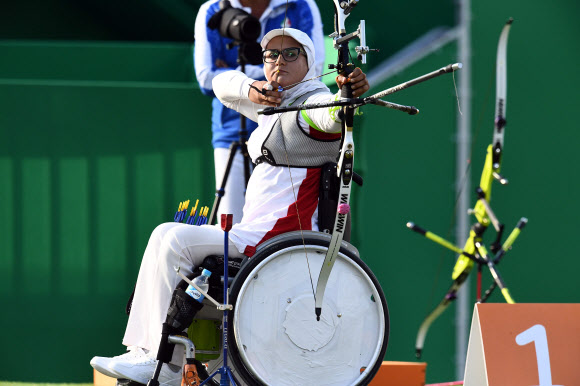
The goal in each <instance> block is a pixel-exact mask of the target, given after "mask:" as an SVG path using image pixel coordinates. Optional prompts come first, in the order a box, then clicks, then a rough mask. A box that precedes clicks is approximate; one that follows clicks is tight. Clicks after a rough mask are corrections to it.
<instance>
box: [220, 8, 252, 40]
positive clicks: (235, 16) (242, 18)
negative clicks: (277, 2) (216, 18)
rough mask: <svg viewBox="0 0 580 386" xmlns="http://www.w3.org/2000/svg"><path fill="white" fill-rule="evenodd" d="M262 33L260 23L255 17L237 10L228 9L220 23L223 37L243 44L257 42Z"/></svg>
mask: <svg viewBox="0 0 580 386" xmlns="http://www.w3.org/2000/svg"><path fill="white" fill-rule="evenodd" d="M260 32H261V26H260V22H259V21H258V19H256V18H255V17H254V16H252V15H249V14H248V13H246V12H244V11H243V10H241V9H237V8H228V9H226V10H225V11H224V13H223V16H222V20H221V23H220V33H221V34H222V35H223V36H227V37H229V38H231V39H234V40H237V41H241V42H252V41H254V42H255V41H256V40H257V39H258V37H259V36H260Z"/></svg>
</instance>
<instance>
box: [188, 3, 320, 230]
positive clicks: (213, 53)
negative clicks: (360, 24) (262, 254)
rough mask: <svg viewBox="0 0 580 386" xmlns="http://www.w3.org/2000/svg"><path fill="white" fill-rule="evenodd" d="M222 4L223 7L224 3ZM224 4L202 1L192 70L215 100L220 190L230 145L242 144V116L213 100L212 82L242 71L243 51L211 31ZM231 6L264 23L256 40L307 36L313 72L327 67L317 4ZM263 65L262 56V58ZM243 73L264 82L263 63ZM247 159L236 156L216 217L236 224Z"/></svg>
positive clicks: (214, 140) (214, 137)
mask: <svg viewBox="0 0 580 386" xmlns="http://www.w3.org/2000/svg"><path fill="white" fill-rule="evenodd" d="M220 3H221V4H220ZM223 6H224V4H223V2H220V1H219V0H210V1H208V2H206V3H204V4H203V5H202V6H201V7H200V9H199V13H198V15H197V18H196V22H195V47H194V49H195V51H194V66H195V74H196V76H197V81H198V82H199V85H200V87H201V90H202V92H203V93H204V94H205V95H208V96H211V97H213V101H212V110H213V111H212V122H211V127H212V145H213V147H214V163H215V180H216V188H219V187H220V184H221V182H222V179H223V177H224V172H225V169H226V165H227V161H228V156H229V147H230V145H231V144H232V143H233V142H236V141H239V140H240V126H241V123H240V115H239V114H238V113H237V112H235V111H233V110H231V109H228V108H227V107H225V106H223V105H222V104H221V102H220V101H219V100H218V99H217V98H215V95H214V93H213V91H212V80H213V78H214V77H215V76H216V75H218V74H220V73H222V72H224V71H229V70H241V66H240V65H239V63H238V50H239V47H238V46H235V47H234V48H228V47H227V46H228V44H230V43H232V42H233V39H231V38H228V37H225V36H223V34H221V33H220V31H219V29H212V28H210V27H208V23H209V22H210V20H211V18H212V16H214V15H215V14H216V13H218V12H219V11H220V9H222V8H223ZM231 6H232V7H234V8H238V9H242V10H244V11H246V12H248V13H249V14H250V15H252V16H254V17H255V18H257V19H258V20H259V22H260V24H261V33H260V34H259V37H258V39H256V40H257V41H258V42H259V41H260V40H261V39H262V37H263V36H264V35H265V34H266V33H267V32H269V31H271V30H273V29H276V28H281V27H284V26H285V27H292V28H295V29H299V30H301V31H303V32H305V33H306V34H307V35H308V36H309V37H310V38H311V39H312V41H313V42H314V46H315V49H316V52H317V59H316V63H315V69H316V70H315V73H316V75H320V74H321V73H322V70H323V65H324V42H323V34H322V22H321V19H320V12H319V10H318V8H317V6H316V3H315V2H314V0H288V1H286V0H232V1H231ZM258 61H259V62H260V63H261V57H260V58H258ZM244 72H245V73H246V75H248V76H249V77H251V78H253V79H265V78H264V73H263V65H262V64H259V65H246V66H245V69H244ZM255 128H256V123H255V122H252V121H250V120H246V129H247V136H246V139H247V138H249V136H250V134H251V133H252V132H253V131H254V129H255ZM245 188H246V182H245V176H244V157H243V156H242V154H241V152H240V150H239V149H238V151H237V152H236V156H235V158H234V160H233V163H232V167H231V170H230V173H229V175H228V179H227V184H226V186H225V195H224V197H223V198H222V199H221V202H220V206H219V210H218V214H217V217H218V218H219V216H220V214H221V213H232V214H233V215H234V223H237V222H239V221H240V220H241V218H242V209H243V206H244V201H245V199H244V192H245Z"/></svg>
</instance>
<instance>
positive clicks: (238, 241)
mask: <svg viewBox="0 0 580 386" xmlns="http://www.w3.org/2000/svg"><path fill="white" fill-rule="evenodd" d="M261 46H262V48H263V53H262V54H263V61H264V73H265V76H266V79H267V80H266V81H257V80H254V79H251V78H248V77H247V76H246V75H245V74H244V73H242V72H238V71H227V72H224V73H222V74H220V75H218V76H216V77H215V78H214V81H213V89H214V92H215V94H216V96H217V97H218V98H219V99H220V101H221V102H222V103H223V104H224V105H226V106H227V107H229V108H232V109H234V110H237V111H238V112H240V113H241V114H243V115H245V116H246V117H248V118H249V119H252V120H254V121H257V122H258V128H257V129H256V130H255V131H254V132H253V133H252V135H251V137H250V139H249V141H248V151H249V154H250V156H251V158H252V160H253V162H254V163H255V164H256V167H255V169H254V171H253V173H252V175H251V178H250V180H249V183H248V187H247V192H246V204H245V206H244V215H243V218H242V221H241V222H240V223H238V224H234V225H233V227H232V228H231V230H230V231H229V239H227V245H228V247H229V248H228V249H229V257H230V262H229V267H230V274H232V276H234V275H235V278H234V279H233V282H231V286H230V294H229V303H231V304H232V305H233V310H232V312H230V314H229V315H228V320H229V323H228V325H229V328H228V331H227V332H226V333H225V334H224V335H225V336H227V341H226V342H224V343H227V344H228V346H229V349H230V350H229V353H228V357H229V358H230V360H231V363H232V365H233V369H232V370H233V374H234V378H235V383H236V384H246V385H351V384H357V385H358V384H367V383H368V382H369V381H370V379H372V377H373V376H374V374H375V373H376V372H377V371H378V367H379V366H380V364H381V363H382V360H383V357H384V354H385V350H386V346H387V340H388V311H387V306H386V301H385V298H384V295H383V293H382V290H381V288H380V285H379V283H378V281H377V279H376V278H375V276H374V275H373V273H372V272H371V271H370V269H369V268H368V267H367V266H366V265H365V264H364V263H363V262H362V260H361V259H360V257H359V255H358V251H357V250H356V248H354V247H353V246H352V245H350V244H349V243H348V242H346V241H342V242H340V241H339V247H338V248H337V249H338V252H337V253H336V256H335V257H336V258H335V259H334V258H333V264H334V268H333V271H332V275H330V276H329V277H328V278H325V280H327V282H326V287H325V289H326V296H325V297H324V300H323V301H322V305H321V306H320V305H318V306H317V307H318V310H319V311H318V312H317V314H321V315H318V318H317V316H316V315H315V313H314V309H315V299H314V297H315V296H313V295H314V286H315V285H316V283H317V282H318V281H319V277H317V274H318V272H320V271H321V267H323V262H324V261H325V254H326V253H327V252H326V251H327V250H328V249H329V247H328V246H329V243H330V242H331V237H332V235H331V234H330V233H332V229H333V224H334V220H335V217H336V213H337V209H336V208H337V205H338V204H339V198H338V196H339V194H338V188H337V185H339V183H340V181H339V179H338V177H336V164H333V163H335V162H336V161H337V155H338V154H339V150H340V148H341V137H342V136H341V131H343V125H342V120H343V116H342V114H341V109H340V108H338V107H330V108H322V109H316V110H303V111H298V112H288V113H282V114H276V115H268V116H266V115H259V114H258V111H259V110H260V109H262V108H264V106H289V105H299V104H304V103H326V102H330V101H335V100H337V99H339V95H340V94H333V93H331V92H330V90H329V89H328V88H327V87H326V86H325V85H324V84H323V83H322V82H319V81H308V80H311V79H312V78H315V77H316V76H317V75H318V74H316V71H315V52H314V45H313V43H312V41H311V40H310V38H309V37H308V36H307V35H306V34H304V33H303V32H301V31H299V30H296V29H292V28H284V29H278V30H273V31H270V32H269V33H268V34H266V35H265V36H264V38H263V40H262V42H261ZM336 83H337V85H338V86H339V88H340V87H342V86H343V85H346V84H349V85H350V87H351V89H352V93H353V95H354V96H356V97H360V96H361V95H362V94H364V93H365V92H366V91H368V90H369V84H368V81H367V79H366V75H365V74H364V73H363V72H362V71H361V70H360V69H359V68H355V69H354V70H352V69H351V71H350V75H348V76H343V75H339V76H337V77H336ZM339 93H340V92H339ZM325 212H328V213H325ZM324 231H327V232H328V233H325V232H324ZM223 249H224V232H223V231H222V229H220V228H219V227H218V226H213V225H201V226H190V225H187V224H183V223H175V222H174V223H165V224H161V225H159V226H158V227H157V228H156V229H155V230H154V231H153V233H152V234H151V237H150V239H149V242H148V244H147V247H146V250H145V253H144V256H143V260H142V263H141V267H140V270H139V275H138V278H137V283H136V287H135V292H134V296H133V298H132V303H131V305H130V313H129V320H128V323H127V327H126V331H125V335H124V338H123V344H124V345H125V346H127V347H128V351H127V353H125V354H122V355H119V356H116V357H112V358H106V357H94V358H93V359H92V360H91V365H92V366H93V367H94V368H95V369H97V370H98V371H100V372H101V373H104V374H106V375H109V376H111V377H114V378H117V379H125V380H128V381H127V382H129V381H133V382H137V383H142V384H145V383H147V382H148V381H149V380H150V379H151V378H153V377H154V376H155V378H156V379H157V380H158V381H159V383H158V384H163V385H179V384H181V382H182V372H183V371H182V368H183V366H184V356H185V353H184V348H183V347H182V346H181V345H175V344H174V343H171V342H169V341H168V339H167V338H168V336H174V335H180V334H184V332H185V331H187V329H188V328H190V326H191V325H192V323H193V326H195V325H196V322H195V321H194V320H200V319H203V318H205V319H206V320H219V316H216V313H217V314H219V312H217V311H216V310H214V312H213V313H212V310H211V306H208V303H207V301H205V300H204V302H202V303H200V302H198V301H196V300H194V299H193V298H191V297H190V296H189V295H187V294H186V293H185V288H186V287H187V283H186V282H185V281H183V280H181V279H180V277H179V276H178V275H177V274H176V271H175V268H176V267H177V268H178V269H179V271H180V272H181V273H183V274H184V275H185V276H187V277H189V278H192V277H195V276H198V275H199V274H200V271H199V270H200V269H201V268H205V269H208V270H209V271H211V272H213V274H212V275H211V276H210V289H209V291H208V293H209V294H210V295H212V296H214V295H215V296H214V297H216V298H217V299H218V301H223V302H228V299H223V296H222V298H219V290H218V288H219V287H220V286H221V285H222V281H223V280H224V278H220V270H221V269H222V267H223V264H224V259H223ZM220 264H221V265H220ZM228 276H230V275H229V274H228ZM320 277H322V275H320ZM204 304H205V306H204ZM194 318H195V319H194ZM218 325H219V323H218ZM218 328H219V327H218ZM198 335H199V334H198ZM185 336H187V334H185ZM190 336H191V334H190ZM193 344H194V345H196V344H197V343H196V341H195V340H194V341H193ZM223 359H224V358H221V360H223ZM158 361H159V362H162V363H163V364H164V365H163V366H161V370H160V371H159V370H157V373H156V374H154V373H155V372H156V367H157V364H158ZM194 362H195V363H196V369H197V372H198V373H199V375H200V378H201V379H205V378H206V377H207V372H206V368H205V367H204V366H202V365H201V363H200V361H199V360H196V361H194ZM219 362H220V358H216V359H215V360H213V361H210V362H209V365H208V366H209V369H208V370H207V371H210V372H211V368H212V365H214V364H215V363H219ZM214 367H215V366H214ZM192 384H195V383H192ZM221 384H229V383H221Z"/></svg>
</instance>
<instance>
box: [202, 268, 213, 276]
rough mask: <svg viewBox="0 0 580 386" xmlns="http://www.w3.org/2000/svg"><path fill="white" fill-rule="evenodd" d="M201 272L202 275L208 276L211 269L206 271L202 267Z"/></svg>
mask: <svg viewBox="0 0 580 386" xmlns="http://www.w3.org/2000/svg"><path fill="white" fill-rule="evenodd" d="M201 274H202V275H204V276H207V277H210V276H211V271H208V270H207V269H204V270H203V271H202V272H201Z"/></svg>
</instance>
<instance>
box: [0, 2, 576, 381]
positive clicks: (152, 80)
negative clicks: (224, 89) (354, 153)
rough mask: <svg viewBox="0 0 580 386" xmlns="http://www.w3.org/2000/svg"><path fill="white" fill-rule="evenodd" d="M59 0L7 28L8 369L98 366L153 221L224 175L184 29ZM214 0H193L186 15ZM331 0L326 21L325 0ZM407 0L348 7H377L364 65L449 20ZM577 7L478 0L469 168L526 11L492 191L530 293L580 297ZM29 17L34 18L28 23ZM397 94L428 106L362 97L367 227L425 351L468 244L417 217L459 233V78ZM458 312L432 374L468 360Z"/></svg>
mask: <svg viewBox="0 0 580 386" xmlns="http://www.w3.org/2000/svg"><path fill="white" fill-rule="evenodd" d="M53 3H55V4H56V3H58V4H59V8H58V9H60V11H57V10H55V8H53V7H52V8H51V7H50V6H46V7H48V8H47V9H46V10H45V14H47V15H52V16H53V18H56V19H57V20H58V18H59V17H60V18H61V19H60V20H61V21H62V23H60V24H59V23H56V21H55V20H52V19H50V18H46V19H43V18H41V17H39V15H38V14H37V13H32V9H31V8H27V7H25V6H24V5H22V4H32V5H35V4H36V5H38V2H35V1H32V0H29V1H28V2H24V3H19V5H18V6H16V5H14V6H13V7H12V9H14V10H15V12H16V13H15V16H14V18H16V19H17V20H20V21H21V22H20V23H16V22H12V23H11V24H8V25H7V24H6V23H3V24H2V25H3V27H2V28H1V29H0V39H2V40H0V246H1V248H0V305H1V306H2V310H3V312H2V316H3V317H2V318H0V342H2V344H1V348H0V380H13V381H28V382H89V381H90V380H91V374H92V369H91V368H90V365H89V360H90V358H91V357H92V356H93V355H117V354H119V353H120V352H121V351H122V346H121V338H122V335H123V332H124V325H125V322H126V316H125V315H124V306H125V303H126V299H127V296H128V295H129V293H130V292H131V290H132V287H133V285H134V281H135V278H136V275H137V270H138V266H139V263H140V258H141V255H142V253H143V250H144V247H145V245H146V242H147V238H148V236H149V233H150V231H151V230H152V229H153V227H154V226H155V225H156V224H158V223H160V222H163V221H169V220H171V219H172V215H173V212H174V211H175V209H176V207H177V204H178V203H179V201H182V200H184V199H188V198H191V199H195V198H200V200H201V201H202V202H203V203H205V204H207V205H210V204H211V200H212V198H213V191H214V187H213V172H212V170H213V167H212V161H213V160H212V151H211V148H210V145H209V143H210V131H209V120H210V115H209V111H210V100H209V98H207V97H204V96H203V95H201V93H200V92H199V90H198V89H197V86H196V84H195V82H194V81H193V72H192V63H191V62H192V60H191V44H190V43H188V42H183V41H182V36H183V35H182V32H183V29H182V27H179V28H177V29H176V30H173V31H172V32H171V33H168V34H166V35H163V34H157V37H156V38H148V37H147V35H146V34H144V33H139V31H140V28H137V27H138V25H137V22H136V21H134V20H133V19H131V18H129V19H127V21H128V24H131V23H134V24H133V25H136V27H135V28H134V29H133V30H132V31H133V32H132V34H129V33H128V32H127V31H126V30H121V29H119V28H118V27H115V28H113V27H111V26H117V25H118V24H115V23H112V21H111V20H112V19H111V18H110V17H109V18H105V17H103V14H106V9H107V8H106V7H105V5H106V4H107V2H104V3H103V4H104V5H103V6H102V7H101V8H100V11H98V12H97V11H95V12H92V11H90V10H91V9H92V8H83V9H84V10H79V9H78V7H76V6H73V5H72V4H68V2H66V1H64V0H63V1H60V2H58V1H56V0H55V1H53ZM88 3H89V4H92V3H91V2H88ZM149 3H151V4H153V5H156V6H159V4H157V2H153V1H151V2H149ZM199 3H200V2H197V3H195V2H189V3H188V4H190V7H192V9H193V11H192V14H191V15H190V16H191V19H193V18H194V17H195V9H196V7H197V6H198V4H199ZM318 3H319V4H320V7H321V11H322V14H323V21H324V23H325V31H327V30H328V29H329V27H330V26H331V24H332V23H331V21H330V20H331V19H330V14H329V12H328V10H329V6H328V3H329V2H328V1H325V2H321V1H319V2H318ZM15 4H16V3H15ZM168 4H169V3H168ZM170 4H177V5H175V6H173V5H171V6H170V8H171V7H173V8H172V9H182V8H179V7H181V6H182V4H180V3H179V2H178V1H174V2H171V3H170ZM67 6H68V7H69V8H67ZM92 6H93V7H95V5H94V4H93V5H92ZM103 7H104V8H103ZM151 7H152V6H151ZM408 8H409V7H408V6H402V5H401V4H397V3H392V2H387V3H384V4H383V3H380V4H377V3H376V2H361V3H360V5H359V7H358V9H356V10H355V12H354V13H353V15H352V16H351V19H352V20H350V19H349V22H350V23H351V24H352V25H355V24H356V20H355V19H354V18H365V19H366V20H367V28H368V35H369V36H368V42H369V43H368V44H369V45H370V46H371V47H378V48H381V52H380V53H379V54H375V56H374V57H370V58H369V66H368V68H369V69H372V68H373V67H374V66H376V65H377V64H378V63H380V61H381V60H383V59H386V58H387V57H388V56H389V55H391V54H393V53H394V52H396V51H397V50H399V49H401V48H402V47H404V46H405V45H406V44H408V43H410V42H411V41H413V40H414V39H415V38H417V37H418V36H421V35H422V34H423V33H425V32H426V31H428V30H430V29H431V28H434V27H436V26H439V25H443V26H450V25H452V24H453V20H454V14H453V12H454V10H453V5H452V3H451V2H442V3H438V4H433V2H428V1H422V2H419V3H417V4H415V5H414V6H413V10H414V12H413V13H411V12H408ZM34 9H36V10H39V8H38V7H36V8H34ZM49 10H50V12H49ZM578 11H579V6H578V4H577V3H576V2H572V1H559V2H558V1H557V2H552V3H545V2H539V1H537V0H533V1H531V2H530V1H528V2H523V1H513V2H509V3H505V2H499V1H496V0H493V1H489V2H474V4H473V24H472V33H473V38H472V47H473V52H472V67H473V68H472V77H473V84H472V86H473V88H472V95H473V99H472V117H473V118H472V136H473V144H472V166H471V172H472V185H473V186H475V184H477V182H478V180H479V175H480V172H481V167H482V163H483V158H484V153H485V147H486V146H487V144H488V143H489V142H490V141H491V135H492V127H493V126H492V124H493V110H494V105H493V104H494V95H495V90H494V71H495V64H494V62H495V50H496V45H497V39H498V37H499V32H500V30H501V27H502V26H503V23H504V22H505V20H506V19H507V18H508V17H510V16H512V17H514V18H515V22H514V25H513V28H512V32H511V35H510V41H509V47H508V106H507V117H508V126H507V129H506V130H507V131H506V137H505V153H504V159H503V169H502V170H503V173H504V174H505V175H506V177H508V178H509V179H510V184H509V185H508V186H505V187H501V186H498V185H496V186H494V192H493V199H492V204H493V206H494V209H495V210H496V212H497V214H498V216H499V217H500V219H501V220H502V221H503V222H505V224H506V227H508V228H510V227H512V226H514V225H515V223H516V222H517V220H518V219H519V218H520V217H522V216H525V217H528V218H529V220H530V222H529V224H528V226H527V227H526V229H525V230H524V231H523V233H522V235H521V236H520V239H518V241H517V243H516V244H515V246H514V249H513V251H512V252H510V253H509V254H508V255H507V257H506V259H505V260H504V262H503V263H502V264H501V265H500V267H499V268H500V269H501V272H502V274H503V276H504V278H505V280H506V281H507V283H508V284H509V286H510V289H511V291H512V294H513V296H514V298H515V300H516V301H519V302H578V295H577V292H578V290H579V289H580V288H579V287H580V286H579V285H578V280H577V279H576V278H575V276H576V275H575V272H576V271H577V270H578V268H579V264H578V263H577V262H576V260H577V259H575V256H574V254H575V252H574V251H575V249H574V248H573V246H572V245H571V244H569V243H570V242H573V240H575V238H576V234H577V231H578V225H577V223H576V220H577V217H578V214H579V210H578V207H577V205H576V200H575V198H576V196H578V193H579V192H578V190H579V187H580V186H579V183H578V178H575V177H576V175H577V173H578V171H577V170H578V167H577V165H578V164H579V161H580V159H579V156H578V152H577V151H576V149H575V147H576V146H575V145H576V143H577V142H578V141H579V140H580V136H579V135H578V134H577V130H576V125H575V124H574V123H575V122H574V120H573V116H572V112H573V111H574V108H575V107H576V105H577V104H578V102H579V97H578V92H577V90H576V87H577V86H578V84H579V80H580V76H579V75H578V74H577V71H576V67H577V63H578V61H579V59H580V57H579V56H580V54H579V53H578V50H577V49H575V47H577V45H578V39H579V37H580V34H579V32H580V27H578V23H577V22H576V21H575V20H574V19H575V18H576V15H578V14H579V12H578ZM26 12H30V15H31V17H30V18H25V17H23V16H24V15H26ZM164 14H172V12H171V11H166V12H165V13H164ZM3 15H6V13H4V14H3ZM140 15H141V16H142V19H145V21H146V20H148V19H147V17H151V18H153V16H147V15H149V13H148V12H145V11H142V12H141V13H140ZM17 16H20V19H18V18H17ZM81 16H82V17H81ZM2 18H3V20H4V19H6V20H8V19H9V18H8V17H7V16H3V17H2ZM179 18H182V19H187V18H184V17H183V15H179ZM27 20H28V21H29V22H32V21H36V24H34V25H35V26H36V28H32V27H31V28H28V29H27V28H24V26H25V25H26V24H27ZM79 20H83V23H80V22H79ZM73 21H76V22H74V23H73ZM142 22H143V20H142V21H140V23H142ZM184 24H187V23H182V25H184ZM10 26H12V27H10ZM56 26H60V28H56ZM183 28H185V27H183ZM55 31H56V32H55ZM75 31H76V36H74V35H75V33H74V32H75ZM135 31H137V32H135ZM57 32H58V33H57ZM63 39H65V40H63ZM79 39H80V40H79ZM81 40H82V41H81ZM128 40H133V41H128ZM148 40H149V41H148ZM137 41H141V42H137ZM456 52H457V47H456V45H455V44H449V45H448V46H446V47H444V48H442V49H440V50H439V51H437V52H435V53H433V54H432V55H430V56H428V57H426V58H425V59H423V60H421V61H420V62H418V63H416V64H414V65H412V66H411V67H410V68H408V69H407V70H405V71H403V72H402V73H400V74H398V75H397V76H396V77H394V78H392V79H389V80H388V81H386V82H384V84H381V85H374V86H375V87H374V88H373V91H378V90H380V89H384V88H387V87H389V86H392V85H395V84H398V83H400V82H402V81H405V80H408V79H411V78H413V77H415V76H418V75H421V74H423V73H426V72H429V71H431V70H434V69H436V68H439V67H441V66H443V65H446V64H448V63H451V62H455V61H457V59H456V58H457V53H456ZM388 99H389V100H391V101H393V102H398V103H403V104H412V105H415V106H417V107H418V108H419V109H420V110H421V113H420V114H419V115H418V116H408V115H405V114H402V113H400V112H397V111H392V110H386V109H381V108H379V107H376V106H369V107H366V108H365V109H364V115H363V117H362V118H360V123H361V127H360V130H358V132H357V133H356V142H357V150H358V158H357V159H358V161H357V169H358V171H359V173H361V174H362V175H363V176H364V178H365V185H364V187H363V188H358V187H357V188H355V190H356V192H355V203H354V209H353V211H354V215H355V222H354V229H353V232H354V234H353V240H354V243H355V244H356V245H357V247H359V249H360V251H361V256H362V257H363V259H364V260H366V261H367V262H368V264H369V265H370V266H371V268H372V269H373V271H374V272H375V273H376V275H377V276H378V277H379V279H380V281H381V283H382V285H383V288H384V290H385V293H386V295H387V301H388V302H389V307H390V312H391V318H392V319H391V323H392V324H391V328H392V329H391V339H390V346H389V349H388V351H387V356H386V359H387V360H400V361H413V360H415V359H414V340H415V334H416V330H417V328H418V326H419V324H420V323H421V321H422V320H423V317H424V316H425V315H426V314H427V313H428V312H429V311H430V309H431V308H433V307H434V306H435V305H436V304H437V303H438V302H439V300H440V298H441V297H442V296H443V294H444V293H445V291H446V290H447V288H448V286H449V284H450V272H451V269H452V267H453V264H454V259H455V256H454V255H453V254H452V253H447V252H446V251H444V250H442V249H441V248H440V247H438V246H437V245H434V244H433V243H431V242H429V241H428V240H425V239H423V238H421V237H420V236H418V235H417V234H414V233H412V232H411V231H409V230H408V229H406V227H405V223H406V222H407V221H410V220H412V221H415V222H416V223H418V224H420V225H422V226H424V227H427V228H429V229H430V230H432V231H433V232H436V233H438V234H441V235H443V236H448V237H450V238H452V237H453V236H452V235H453V234H454V219H455V216H454V207H455V193H454V192H455V185H454V183H455V182H454V179H455V141H454V135H455V130H456V114H457V99H456V96H455V88H454V85H453V78H452V77H450V76H446V77H441V78H438V79H435V80H432V81H430V82H428V83H424V84H422V85H419V86H416V87H414V88H411V89H408V90H405V91H402V92H400V93H398V94H396V95H393V96H392V98H388ZM466 167H467V166H466ZM471 198H472V202H473V199H474V198H473V194H472V193H471ZM472 279H473V278H472ZM485 280H486V283H489V282H490V279H489V277H485ZM470 284H471V285H474V282H473V281H472V282H470ZM473 292H474V290H473V289H472V294H473ZM492 301H495V302H502V301H503V300H502V299H501V298H500V296H498V295H497V294H495V295H494V296H493V297H492ZM454 314H455V306H451V307H450V308H449V309H448V310H447V311H446V313H445V314H444V315H443V316H442V317H441V318H440V319H439V320H437V321H436V322H435V324H434V325H433V326H432V328H431V331H430V332H429V335H428V337H427V341H426V345H425V351H424V358H423V360H424V361H426V362H427V363H428V367H427V381H428V382H442V381H449V380H453V379H454V378H455V364H454V362H455V358H454V353H455V341H454V339H455V332H454V331H455V325H454V323H455V321H454ZM39 357H40V358H42V360H38V359H39ZM32 360H34V363H35V369H36V371H34V372H31V371H29V366H30V365H29V363H30V361H32Z"/></svg>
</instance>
